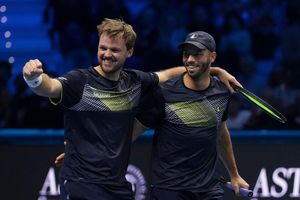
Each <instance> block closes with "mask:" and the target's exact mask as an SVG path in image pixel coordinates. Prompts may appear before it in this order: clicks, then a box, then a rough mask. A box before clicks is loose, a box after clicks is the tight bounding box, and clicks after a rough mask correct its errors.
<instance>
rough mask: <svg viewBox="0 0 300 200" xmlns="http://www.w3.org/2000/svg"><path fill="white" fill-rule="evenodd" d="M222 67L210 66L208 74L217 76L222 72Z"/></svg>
mask: <svg viewBox="0 0 300 200" xmlns="http://www.w3.org/2000/svg"><path fill="white" fill-rule="evenodd" d="M224 71H226V70H224V69H222V68H220V67H210V75H212V76H219V75H220V74H222V73H224Z"/></svg>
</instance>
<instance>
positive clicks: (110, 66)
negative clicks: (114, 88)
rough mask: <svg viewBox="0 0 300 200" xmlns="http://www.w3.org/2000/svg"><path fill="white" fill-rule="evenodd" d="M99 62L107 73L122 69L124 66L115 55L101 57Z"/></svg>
mask: <svg viewBox="0 0 300 200" xmlns="http://www.w3.org/2000/svg"><path fill="white" fill-rule="evenodd" d="M98 60H99V64H100V68H101V70H102V71H103V72H104V73H106V74H113V73H116V72H118V71H120V70H121V68H122V66H123V65H121V64H120V63H119V62H117V59H116V58H114V57H102V58H101V59H100V58H99V59H98Z"/></svg>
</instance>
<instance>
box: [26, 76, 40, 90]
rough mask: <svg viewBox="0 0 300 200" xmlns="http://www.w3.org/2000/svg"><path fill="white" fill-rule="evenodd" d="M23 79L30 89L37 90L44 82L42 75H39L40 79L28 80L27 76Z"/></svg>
mask: <svg viewBox="0 0 300 200" xmlns="http://www.w3.org/2000/svg"><path fill="white" fill-rule="evenodd" d="M23 78H24V81H25V82H26V83H27V85H28V86H29V87H30V88H36V87H38V86H39V85H41V83H42V81H43V76H42V74H41V75H39V76H38V77H36V78H34V79H31V80H28V79H27V78H26V77H25V76H23Z"/></svg>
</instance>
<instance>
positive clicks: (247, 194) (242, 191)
mask: <svg viewBox="0 0 300 200" xmlns="http://www.w3.org/2000/svg"><path fill="white" fill-rule="evenodd" d="M219 181H220V182H221V183H223V185H224V186H225V187H227V188H229V189H230V190H232V191H234V189H233V187H232V185H231V183H230V182H228V181H226V180H225V179H224V177H222V176H221V177H220V178H219ZM240 195H241V196H243V197H252V196H253V191H252V190H248V189H246V188H240Z"/></svg>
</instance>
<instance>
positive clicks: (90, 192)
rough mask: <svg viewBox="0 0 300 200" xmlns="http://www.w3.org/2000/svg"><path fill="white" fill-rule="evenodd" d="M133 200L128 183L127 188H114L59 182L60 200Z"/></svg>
mask: <svg viewBox="0 0 300 200" xmlns="http://www.w3.org/2000/svg"><path fill="white" fill-rule="evenodd" d="M103 199H105V200H134V197H133V192H132V189H131V185H130V183H128V187H116V186H111V185H101V184H93V183H85V182H80V181H68V180H61V181H60V200H103Z"/></svg>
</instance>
